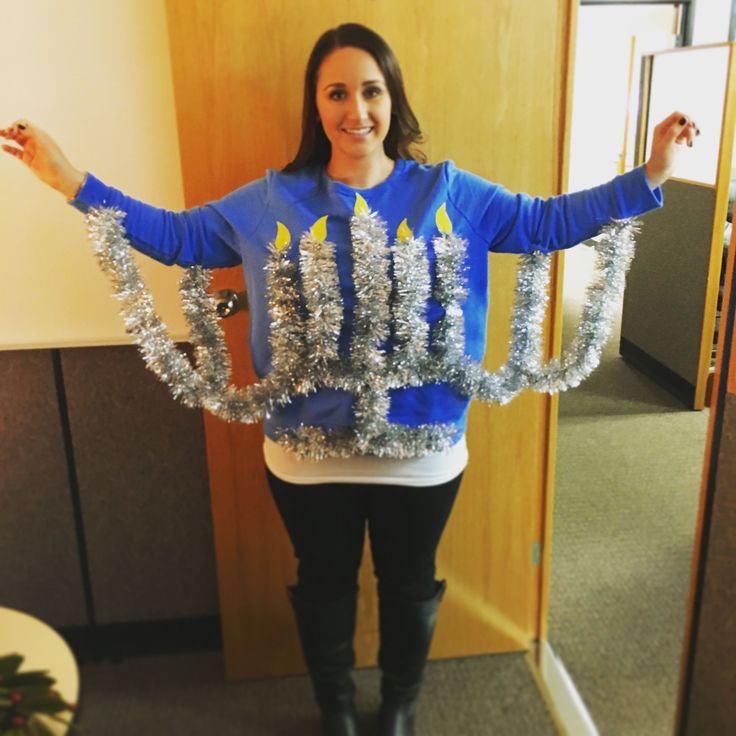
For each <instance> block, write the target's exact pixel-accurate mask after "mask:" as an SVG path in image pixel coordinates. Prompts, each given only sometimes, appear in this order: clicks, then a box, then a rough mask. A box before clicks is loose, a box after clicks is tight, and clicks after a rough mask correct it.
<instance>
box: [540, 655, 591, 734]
mask: <svg viewBox="0 0 736 736" xmlns="http://www.w3.org/2000/svg"><path fill="white" fill-rule="evenodd" d="M526 661H527V664H528V665H529V668H530V669H531V671H532V674H533V675H534V679H535V680H536V681H537V687H538V688H539V691H540V693H541V694H542V697H543V698H544V700H545V702H546V704H547V707H548V708H549V710H550V713H551V714H552V718H553V720H554V722H555V725H556V726H557V730H558V731H559V733H560V734H561V735H562V736H599V734H598V729H597V728H596V726H595V723H593V719H592V718H591V717H590V713H589V712H588V709H587V708H586V706H585V703H584V702H583V699H582V698H581V697H580V693H579V692H578V690H577V688H576V687H575V683H574V682H573V681H572V678H571V677H570V675H569V674H568V672H567V670H566V669H565V665H564V664H563V663H562V660H561V659H559V658H558V657H557V655H556V654H555V653H554V651H553V650H552V647H551V646H550V645H549V643H548V642H546V641H545V642H541V645H540V648H539V662H540V664H539V667H537V664H536V662H535V652H534V650H533V649H532V650H530V651H529V652H528V653H527V656H526Z"/></svg>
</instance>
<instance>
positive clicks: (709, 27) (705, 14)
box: [692, 0, 732, 46]
mask: <svg viewBox="0 0 736 736" xmlns="http://www.w3.org/2000/svg"><path fill="white" fill-rule="evenodd" d="M731 2H732V0H697V2H696V3H695V15H694V18H693V40H692V45H693V46H702V45H703V44H706V43H723V42H724V41H728V28H729V25H730V23H731Z"/></svg>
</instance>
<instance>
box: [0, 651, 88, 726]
mask: <svg viewBox="0 0 736 736" xmlns="http://www.w3.org/2000/svg"><path fill="white" fill-rule="evenodd" d="M21 664H23V657H22V656H21V655H20V654H8V655H5V656H3V657H0V736H26V734H28V733H30V730H29V722H30V721H31V719H32V718H33V717H34V716H35V715H39V714H43V715H44V716H47V717H48V718H51V719H53V720H55V721H59V722H60V723H64V724H65V725H67V726H69V732H70V733H71V732H72V731H74V732H76V733H81V732H82V729H81V728H80V727H79V726H71V725H70V724H69V722H68V721H66V720H64V719H63V718H61V717H60V716H59V714H60V713H73V712H74V711H75V710H76V704H75V703H67V702H66V701H64V700H63V699H62V697H61V695H59V693H58V692H57V691H56V690H54V688H53V687H52V686H53V685H55V684H56V680H55V679H54V678H53V677H51V676H50V675H49V674H48V670H34V671H32V672H19V671H18V670H19V669H20V666H21ZM33 728H34V731H35V732H36V733H40V734H48V735H49V736H53V735H52V732H51V731H50V730H49V728H48V727H47V726H46V725H45V724H44V723H43V721H41V720H38V719H36V720H34V721H33Z"/></svg>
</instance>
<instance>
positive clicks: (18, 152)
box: [3, 145, 23, 160]
mask: <svg viewBox="0 0 736 736" xmlns="http://www.w3.org/2000/svg"><path fill="white" fill-rule="evenodd" d="M3 151H5V152H6V153H9V154H10V155H11V156H15V157H16V158H19V159H21V160H22V159H23V149H21V148H16V147H15V146H6V145H3Z"/></svg>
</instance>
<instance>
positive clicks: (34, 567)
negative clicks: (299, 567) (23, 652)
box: [0, 346, 219, 628]
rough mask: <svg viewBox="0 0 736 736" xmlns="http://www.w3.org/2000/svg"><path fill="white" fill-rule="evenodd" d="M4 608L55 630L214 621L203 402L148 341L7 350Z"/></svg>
mask: <svg viewBox="0 0 736 736" xmlns="http://www.w3.org/2000/svg"><path fill="white" fill-rule="evenodd" d="M0 417H1V419H0V468H1V470H0V605H4V606H8V607H11V608H17V609H19V610H22V611H25V612H27V613H30V614H32V615H35V616H37V617H38V618H41V619H42V620H44V621H46V622H47V623H49V624H51V625H53V626H55V627H57V628H68V627H72V628H73V627H89V626H91V625H97V626H99V625H102V624H112V623H115V624H133V623H141V624H149V623H152V622H167V621H171V620H179V621H191V620H196V619H205V618H209V617H215V616H217V613H218V610H219V605H218V596H217V571H216V565H215V559H214V540H213V530H212V516H211V507H210V495H209V482H208V474H207V460H206V452H205V440H204V430H203V418H202V412H201V411H200V410H193V409H187V408H185V407H184V406H183V405H181V404H179V403H178V402H176V401H174V400H173V399H172V397H171V395H170V393H169V390H168V388H167V387H166V386H165V385H164V384H162V383H160V382H159V381H158V380H157V379H156V378H155V376H154V375H153V374H152V373H151V372H149V371H148V370H146V368H145V365H144V363H143V360H142V359H141V357H140V354H139V353H138V350H137V348H135V347H133V346H119V347H85V348H64V349H60V350H59V349H50V350H17V351H5V352H3V351H0Z"/></svg>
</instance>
